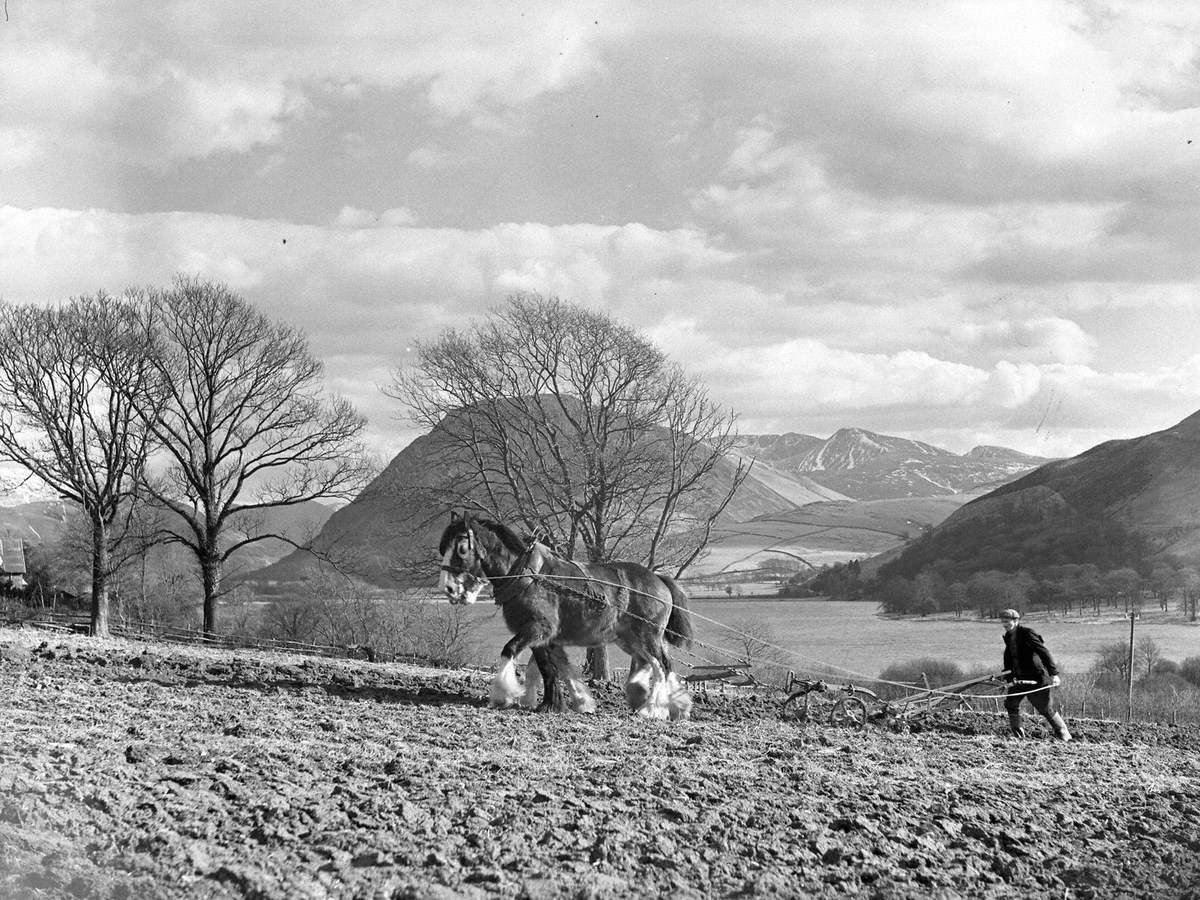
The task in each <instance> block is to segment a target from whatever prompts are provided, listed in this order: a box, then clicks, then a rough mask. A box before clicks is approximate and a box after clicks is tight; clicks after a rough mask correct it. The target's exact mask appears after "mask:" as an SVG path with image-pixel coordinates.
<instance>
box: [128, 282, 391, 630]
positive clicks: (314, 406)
mask: <svg viewBox="0 0 1200 900" xmlns="http://www.w3.org/2000/svg"><path fill="white" fill-rule="evenodd" d="M140 319H141V327H142V332H143V336H144V340H145V344H146V347H147V354H146V358H147V360H148V361H149V364H150V368H151V370H152V374H153V378H154V381H155V384H154V393H153V394H152V396H154V397H155V398H158V399H156V401H155V402H154V404H153V405H151V404H147V403H145V402H140V403H139V404H138V407H137V408H138V412H139V414H140V417H141V421H142V423H143V424H144V426H145V428H146V429H147V430H148V431H149V432H150V433H151V434H153V436H154V437H155V438H156V439H157V440H158V442H159V443H160V444H161V446H162V447H163V450H164V454H165V457H166V466H165V468H164V470H163V471H162V472H161V473H159V474H158V476H157V477H154V478H150V479H147V482H146V484H147V492H148V493H149V495H150V496H151V497H153V498H154V500H156V501H157V502H158V503H159V504H161V505H162V506H164V507H165V508H166V509H168V510H170V511H172V512H173V513H175V514H176V516H177V517H178V519H177V520H176V521H177V522H178V524H177V525H176V524H172V523H171V522H170V521H168V525H167V526H166V540H168V541H170V542H177V543H179V544H182V545H183V546H185V547H187V548H188V549H189V550H190V551H191V553H192V554H194V556H195V558H196V561H197V564H198V566H199V569H200V580H201V584H202V588H203V596H204V601H203V603H204V609H203V614H204V623H203V627H204V630H205V632H206V633H215V631H216V627H217V621H216V616H217V603H218V599H219V597H220V596H221V577H222V570H223V566H224V564H225V562H226V561H227V560H228V559H229V557H230V556H231V555H232V554H233V553H234V552H236V551H237V550H238V549H239V548H241V547H244V546H246V545H247V544H251V543H254V542H256V541H261V540H265V539H267V538H269V537H277V538H281V539H283V540H286V541H288V542H289V543H294V542H293V541H292V540H291V539H290V538H289V537H287V536H285V535H279V534H271V533H267V532H260V533H251V534H242V535H239V536H238V537H237V538H230V537H229V534H230V531H231V529H229V527H228V526H229V525H230V518H231V517H233V516H235V515H237V514H239V513H242V514H245V513H248V512H251V513H252V512H253V511H255V510H266V509H270V508H272V507H280V506H290V505H294V504H297V503H303V502H305V501H309V500H318V499H321V498H329V497H345V498H349V497H351V496H353V494H354V493H356V492H357V491H358V490H359V489H361V488H362V486H363V485H364V484H365V483H366V482H367V480H368V479H369V477H370V475H371V473H372V470H373V466H372V464H371V462H370V460H369V459H368V458H367V454H366V452H365V450H364V448H363V446H362V445H361V443H360V442H359V440H358V439H359V436H360V434H361V433H362V430H363V428H364V427H365V424H366V421H365V419H364V418H363V417H362V416H361V415H359V413H358V412H356V411H355V409H354V407H353V406H351V405H350V403H349V402H348V401H346V400H344V399H342V398H340V397H331V398H326V396H325V395H324V393H323V385H322V365H321V363H320V362H319V361H318V360H317V359H316V358H315V357H314V356H313V355H312V352H311V351H310V350H309V347H308V341H307V339H306V338H305V337H304V335H303V333H302V332H300V331H299V330H298V329H296V328H293V327H291V326H288V325H284V324H281V323H277V322H273V321H271V320H270V319H268V318H267V317H266V316H265V315H263V314H262V313H261V312H259V311H258V310H257V309H255V308H254V307H253V306H251V305H250V304H249V303H247V302H246V301H245V300H243V299H242V298H241V297H240V296H238V295H237V294H235V293H233V292H231V291H230V290H229V289H228V288H227V287H226V286H224V285H222V284H219V283H216V282H212V281H205V280H200V279H192V278H184V277H180V278H177V279H176V281H175V283H174V285H173V286H172V287H171V288H170V289H168V290H156V291H151V292H150V293H149V295H148V297H147V299H146V302H145V303H143V304H142V305H141V307H140Z"/></svg>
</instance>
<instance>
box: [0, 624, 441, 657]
mask: <svg viewBox="0 0 1200 900" xmlns="http://www.w3.org/2000/svg"><path fill="white" fill-rule="evenodd" d="M6 624H10V625H21V626H23V627H29V628H38V629H41V630H45V631H53V632H58V633H71V634H91V633H92V623H91V616H89V615H85V614H76V613H53V614H42V615H38V616H37V617H35V618H32V619H10V620H7V622H6ZM108 631H109V635H110V636H112V637H115V638H123V639H126V640H153V641H161V642H163V643H174V644H194V645H199V646H205V647H214V648H220V649H228V650H233V649H245V650H262V651H267V652H275V653H292V654H296V655H299V656H325V657H330V658H346V659H365V660H367V661H369V662H390V663H403V664H407V665H415V666H429V667H433V668H440V667H445V660H439V659H437V658H435V657H431V656H427V655H423V654H418V653H386V652H380V651H377V650H376V649H375V648H373V647H371V646H368V645H365V644H351V645H348V646H347V645H342V646H339V645H334V644H318V643H311V642H307V641H289V640H283V639H280V638H260V637H249V636H246V635H229V634H211V633H207V632H204V631H202V630H199V629H192V628H183V627H180V626H177V625H166V624H163V623H161V622H138V621H128V620H127V621H123V622H119V623H112V624H110V625H109V628H108Z"/></svg>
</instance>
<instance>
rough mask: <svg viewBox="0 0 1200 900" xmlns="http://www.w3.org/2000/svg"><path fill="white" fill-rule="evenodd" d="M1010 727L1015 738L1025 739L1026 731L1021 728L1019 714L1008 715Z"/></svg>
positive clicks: (1011, 713)
mask: <svg viewBox="0 0 1200 900" xmlns="http://www.w3.org/2000/svg"><path fill="white" fill-rule="evenodd" d="M1008 727H1009V729H1010V730H1011V731H1012V733H1013V737H1019V738H1023V737H1025V729H1024V728H1022V727H1021V714H1020V713H1019V712H1010V713H1009V714H1008Z"/></svg>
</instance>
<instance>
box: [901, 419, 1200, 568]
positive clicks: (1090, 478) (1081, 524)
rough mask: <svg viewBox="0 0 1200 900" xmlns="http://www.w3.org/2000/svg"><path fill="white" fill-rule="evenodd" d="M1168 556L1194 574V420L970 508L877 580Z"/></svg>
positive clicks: (1198, 474)
mask: <svg viewBox="0 0 1200 900" xmlns="http://www.w3.org/2000/svg"><path fill="white" fill-rule="evenodd" d="M1165 556H1171V557H1176V558H1179V559H1180V560H1183V561H1186V562H1188V563H1189V564H1193V565H1195V564H1200V412H1198V413H1195V414H1193V415H1192V416H1189V417H1188V418H1186V419H1184V420H1183V421H1182V422H1180V423H1179V424H1177V425H1175V426H1173V427H1171V428H1167V429H1164V430H1162V431H1157V432H1154V433H1153V434H1148V435H1145V436H1143V437H1138V438H1130V439H1128V440H1120V441H1108V442H1106V443H1103V444H1100V445H1098V446H1096V447H1093V448H1092V449H1090V450H1088V451H1086V452H1084V453H1081V454H1080V455H1078V456H1075V457H1072V458H1070V459H1064V460H1057V461H1054V462H1049V463H1046V464H1044V465H1042V466H1040V467H1039V468H1037V469H1035V470H1034V471H1032V472H1030V473H1028V474H1026V475H1024V476H1023V477H1021V478H1018V479H1016V480H1015V481H1012V482H1010V483H1008V484H1005V485H1002V486H1000V487H998V488H996V489H995V490H993V491H992V492H991V493H989V494H986V495H984V496H982V497H979V498H977V499H975V500H972V501H971V502H970V503H967V504H965V505H964V506H963V507H962V508H961V509H959V510H958V511H956V512H955V513H954V514H952V515H951V516H949V517H948V518H947V519H946V520H945V521H944V522H942V523H941V524H940V525H938V526H937V527H935V528H933V529H932V530H931V531H930V532H929V534H927V535H926V536H924V537H923V538H922V539H921V540H919V541H917V542H916V543H914V544H913V545H911V546H909V547H908V548H906V549H905V550H904V551H903V552H902V553H900V554H899V555H898V557H897V558H896V559H895V560H894V561H892V562H890V563H888V564H887V565H886V566H884V567H883V568H882V569H881V574H882V575H885V576H886V575H889V574H900V575H905V576H908V577H911V576H912V575H914V574H915V573H916V572H918V571H920V569H921V568H923V567H924V566H927V565H929V564H931V563H934V562H937V561H943V563H944V564H946V565H948V566H949V568H950V570H951V571H952V574H953V575H954V576H956V577H961V576H963V575H965V574H969V573H970V572H973V571H978V570H981V569H1000V570H1005V571H1013V570H1015V569H1018V568H1026V569H1037V568H1038V567H1041V566H1048V565H1060V564H1067V563H1094V564H1096V565H1097V566H1099V567H1100V568H1101V569H1112V568H1117V567H1120V566H1125V565H1138V564H1140V563H1143V562H1144V561H1146V560H1147V559H1152V558H1155V557H1165Z"/></svg>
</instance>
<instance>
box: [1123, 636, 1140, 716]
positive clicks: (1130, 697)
mask: <svg viewBox="0 0 1200 900" xmlns="http://www.w3.org/2000/svg"><path fill="white" fill-rule="evenodd" d="M1137 616H1138V614H1137V613H1135V612H1130V613H1129V672H1128V678H1127V684H1126V687H1127V689H1128V697H1127V701H1128V705H1127V706H1126V707H1125V722H1126V724H1128V723H1129V722H1132V721H1133V623H1134V622H1136V621H1137Z"/></svg>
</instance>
